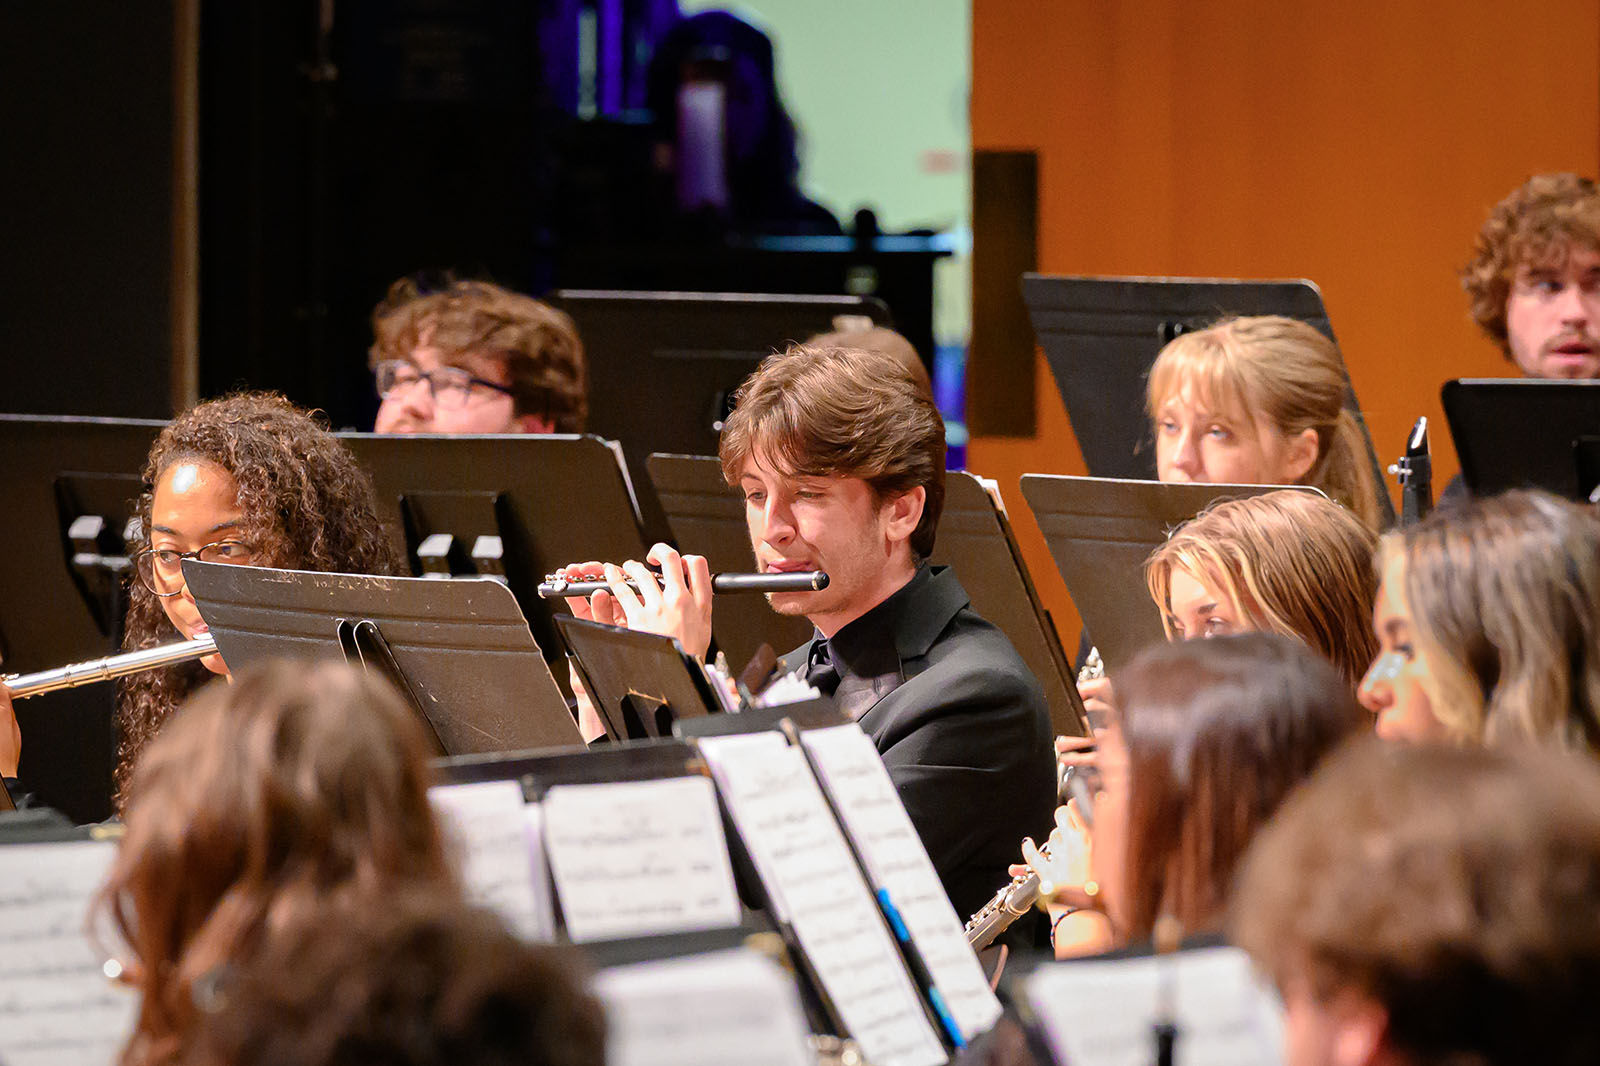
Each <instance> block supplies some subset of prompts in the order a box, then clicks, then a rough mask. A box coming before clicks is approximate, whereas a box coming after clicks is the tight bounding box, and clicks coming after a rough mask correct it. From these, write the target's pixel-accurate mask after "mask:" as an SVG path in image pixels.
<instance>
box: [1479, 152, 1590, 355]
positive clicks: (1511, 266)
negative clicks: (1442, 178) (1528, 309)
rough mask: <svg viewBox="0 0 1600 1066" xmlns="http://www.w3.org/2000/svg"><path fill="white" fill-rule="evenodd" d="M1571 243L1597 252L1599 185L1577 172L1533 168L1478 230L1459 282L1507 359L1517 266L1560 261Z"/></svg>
mask: <svg viewBox="0 0 1600 1066" xmlns="http://www.w3.org/2000/svg"><path fill="white" fill-rule="evenodd" d="M1574 247H1578V248H1586V249H1588V250H1590V251H1596V252H1600V189H1597V188H1596V187H1595V183H1594V182H1593V181H1591V180H1589V179H1588V178H1580V177H1579V176H1578V175H1576V174H1535V175H1534V176H1533V177H1531V178H1529V179H1528V180H1527V181H1526V182H1524V183H1523V184H1521V185H1520V186H1518V187H1517V188H1516V189H1514V190H1512V192H1511V194H1510V195H1509V196H1507V197H1506V198H1505V199H1504V200H1501V201H1500V202H1499V203H1498V204H1496V205H1495V207H1494V210H1493V211H1492V212H1490V214H1489V219H1488V221H1486V222H1485V223H1484V224H1483V228H1482V229H1480V230H1479V231H1478V239H1477V241H1476V242H1475V244H1474V246H1473V252H1472V260H1471V261H1470V262H1468V263H1467V265H1466V266H1464V267H1462V268H1461V287H1462V288H1464V289H1466V290H1467V296H1468V297H1469V298H1470V299H1471V307H1472V319H1473V321H1474V322H1476V323H1478V326H1479V328H1481V329H1482V330H1483V332H1484V333H1486V334H1487V335H1488V336H1489V339H1490V340H1492V341H1494V342H1495V343H1496V344H1498V345H1499V346H1500V350H1501V351H1503V352H1504V353H1505V355H1506V358H1507V359H1510V358H1511V345H1510V341H1509V340H1508V339H1507V336H1506V299H1507V298H1508V297H1509V296H1510V295H1511V285H1512V282H1513V281H1514V280H1515V279H1516V275H1517V268H1519V267H1521V266H1524V265H1533V266H1545V265H1559V264H1561V263H1562V262H1564V261H1565V259H1566V257H1567V254H1568V253H1569V252H1570V251H1571V250H1572V249H1573V248H1574Z"/></svg>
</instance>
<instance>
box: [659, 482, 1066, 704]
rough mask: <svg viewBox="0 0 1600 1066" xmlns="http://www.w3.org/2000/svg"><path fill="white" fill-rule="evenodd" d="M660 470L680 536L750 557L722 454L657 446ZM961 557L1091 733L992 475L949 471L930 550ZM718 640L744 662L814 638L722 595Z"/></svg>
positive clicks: (738, 558) (963, 570)
mask: <svg viewBox="0 0 1600 1066" xmlns="http://www.w3.org/2000/svg"><path fill="white" fill-rule="evenodd" d="M649 470H650V478H651V480H652V481H654V482H655V484H656V490H657V492H658V493H659V494H660V496H661V502H662V504H663V505H664V506H665V507H666V509H667V520H668V522H670V523H671V525H672V533H673V536H674V537H675V538H676V539H677V541H678V543H679V544H681V545H684V546H686V549H687V550H689V551H693V552H695V553H697V554H700V555H704V556H705V557H706V561H707V562H709V563H710V565H711V569H712V570H713V571H717V572H720V571H728V570H742V569H744V568H746V567H748V566H749V565H750V559H751V554H750V536H749V533H748V531H747V530H746V527H745V519H744V504H743V501H742V500H741V499H740V497H739V493H738V491H737V490H735V489H732V488H729V487H728V484H727V482H725V481H724V480H723V479H722V467H721V465H720V464H719V463H718V462H717V460H715V459H706V458H702V457H700V456H693V455H660V454H657V455H652V456H651V457H650V461H649ZM929 561H930V562H932V563H933V564H934V565H935V566H953V567H954V568H955V571H956V576H958V577H959V578H961V584H962V587H963V588H965V589H966V590H967V594H968V595H969V596H971V597H972V608H973V610H975V611H977V612H978V614H980V615H982V616H983V617H984V618H986V619H987V620H989V621H990V622H992V623H994V624H995V625H996V626H998V627H999V628H1000V630H1001V631H1002V632H1004V633H1005V635H1006V636H1007V637H1008V638H1009V639H1010V640H1011V644H1012V646H1013V647H1015V648H1016V649H1017V654H1019V655H1021V656H1022V660H1023V662H1025V663H1027V665H1028V669H1029V670H1031V671H1032V672H1033V674H1034V676H1035V677H1037V678H1038V679H1039V684H1040V685H1042V686H1043V687H1044V694H1045V700H1046V702H1047V703H1048V704H1049V707H1050V719H1051V723H1052V725H1053V727H1054V729H1055V730H1056V731H1057V732H1058V733H1068V734H1072V735H1074V736H1079V735H1083V734H1084V732H1085V730H1086V729H1087V724H1086V721H1085V719H1084V714H1083V701H1082V700H1080V699H1079V698H1078V688H1077V685H1076V684H1074V682H1073V674H1072V667H1071V664H1070V663H1069V662H1068V660H1067V657H1066V654H1065V652H1064V651H1063V650H1062V647H1061V637H1060V635H1059V634H1058V633H1057V632H1056V628H1055V624H1054V623H1053V622H1052V621H1051V620H1050V615H1049V612H1047V611H1046V610H1045V608H1044V604H1043V603H1042V602H1041V601H1040V599H1039V594H1038V591H1037V590H1036V589H1035V588H1034V585H1033V579H1032V577H1031V576H1030V575H1029V574H1028V569H1027V564H1026V563H1025V562H1024V561H1023V559H1022V550H1021V548H1020V547H1018V545H1017V540H1016V536H1015V535H1014V534H1013V532H1012V530H1011V522H1010V519H1009V518H1008V517H1007V515H1006V513H1005V511H1004V509H1003V508H1002V507H1001V506H999V505H998V504H997V503H996V501H995V499H994V497H993V496H991V495H990V494H989V492H988V490H987V489H986V488H985V487H984V484H983V483H982V482H981V481H980V480H979V479H978V478H976V477H974V476H973V475H972V474H969V473H966V472H965V471H952V472H950V473H949V474H948V475H946V477H945V499H944V513H943V514H942V515H941V516H940V519H939V537H938V540H937V541H936V542H935V544H934V547H933V555H932V556H931V557H930V559H929ZM711 624H712V626H713V629H714V632H715V635H716V639H717V647H719V648H720V649H722V651H723V652H725V653H726V654H727V655H728V657H729V659H730V661H731V662H732V663H733V664H734V667H735V668H736V669H737V668H738V667H740V666H742V665H743V664H744V663H746V662H748V661H749V659H750V657H751V656H752V655H754V654H755V651H756V649H757V648H758V647H760V646H761V644H762V643H767V644H770V645H772V647H773V648H774V649H775V650H776V651H777V652H778V653H779V654H782V653H783V652H784V651H785V650H786V649H788V648H795V647H799V646H800V645H801V644H804V643H805V642H806V641H807V640H810V639H811V636H812V633H813V629H812V626H811V623H809V622H807V621H806V620H805V619H803V618H790V617H787V616H784V615H780V614H777V613H776V612H774V611H773V610H772V609H771V608H769V607H768V606H767V605H766V603H764V602H762V600H761V599H760V598H758V597H755V596H721V597H718V599H717V604H716V609H715V610H714V611H713V612H712V615H711Z"/></svg>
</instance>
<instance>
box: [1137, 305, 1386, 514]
mask: <svg viewBox="0 0 1600 1066" xmlns="http://www.w3.org/2000/svg"><path fill="white" fill-rule="evenodd" d="M1345 393H1346V380H1345V374H1344V363H1343V361H1342V360H1341V359H1340V358H1339V350H1338V348H1336V347H1335V346H1334V343H1333V342H1332V341H1331V340H1329V339H1328V338H1327V337H1325V336H1323V335H1322V334H1321V333H1320V332H1318V331H1317V330H1316V329H1314V328H1313V327H1311V326H1308V325H1306V324H1305V323H1304V322H1300V321H1297V320H1295V319H1292V318H1283V317H1280V316H1277V315H1260V316H1256V317H1250V318H1231V319H1224V320H1223V321H1221V322H1218V323H1216V324H1215V325H1213V326H1210V327H1208V328H1206V329H1202V330H1196V331H1195V332H1193V333H1184V334H1181V335H1179V336H1178V337H1177V338H1176V339H1175V340H1173V341H1172V342H1171V343H1170V344H1168V345H1167V346H1166V347H1165V348H1163V349H1162V350H1161V354H1160V355H1159V356H1157V357H1156V361H1155V365H1153V366H1152V367H1151V368H1150V380H1149V387H1148V389H1147V391H1146V394H1145V403H1146V406H1147V409H1148V412H1149V415H1150V421H1151V423H1152V426H1153V429H1154V431H1155V441H1156V476H1157V477H1158V478H1160V480H1162V481H1191V482H1201V483H1219V484H1221V483H1232V484H1243V485H1312V486H1315V487H1316V488H1319V489H1321V490H1322V491H1323V492H1325V493H1327V494H1328V496H1329V497H1331V498H1332V499H1334V500H1336V501H1338V502H1339V503H1341V504H1343V505H1344V506H1345V507H1347V508H1349V509H1350V510H1351V511H1353V512H1354V513H1355V514H1356V516H1357V517H1359V518H1360V519H1361V520H1362V521H1363V522H1365V523H1366V524H1367V525H1368V526H1369V527H1371V528H1373V529H1376V528H1377V526H1378V521H1379V519H1378V486H1377V483H1376V480H1375V479H1374V478H1373V475H1372V465H1371V463H1370V461H1369V460H1368V457H1367V448H1366V442H1365V440H1364V439H1363V437H1362V435H1361V430H1360V428H1359V427H1358V426H1357V425H1356V421H1355V417H1354V416H1353V415H1352V414H1351V413H1350V412H1349V411H1348V410H1346V409H1345V406H1344V399H1345Z"/></svg>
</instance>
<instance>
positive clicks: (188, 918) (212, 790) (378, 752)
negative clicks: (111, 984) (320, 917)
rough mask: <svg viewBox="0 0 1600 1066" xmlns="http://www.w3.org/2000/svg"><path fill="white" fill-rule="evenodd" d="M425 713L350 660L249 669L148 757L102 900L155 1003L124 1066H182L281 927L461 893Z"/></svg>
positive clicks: (202, 699) (195, 704) (173, 727)
mask: <svg viewBox="0 0 1600 1066" xmlns="http://www.w3.org/2000/svg"><path fill="white" fill-rule="evenodd" d="M427 752H428V749H427V746H426V742H425V740H424V737H423V734H422V730H421V727H420V725H419V724H418V723H417V722H416V720H415V718H414V716H413V712H411V711H410V709H409V708H408V707H407V706H406V705H405V704H404V703H403V702H402V701H401V699H400V697H399V696H398V695H397V694H396V693H395V692H394V691H393V690H392V689H390V688H388V687H387V686H386V685H384V684H383V683H381V682H379V681H376V680H373V679H371V678H368V677H366V676H365V675H363V674H361V673H359V672H357V671H355V670H352V669H351V668H349V667H347V666H345V665H343V664H334V663H324V664H321V665H318V666H314V667H308V666H307V665H306V664H304V663H275V664H267V665H264V666H256V667H252V668H247V669H245V670H241V671H240V672H239V673H238V674H237V675H236V676H235V677H234V680H233V683H232V684H229V685H213V686H211V687H209V688H207V689H206V690H205V691H204V692H202V693H201V694H200V695H198V696H196V697H195V699H194V700H193V701H191V702H190V703H189V704H188V705H187V706H186V707H185V709H184V710H183V711H182V712H181V713H180V714H178V715H177V716H176V717H175V718H174V720H173V721H172V722H171V723H170V725H169V726H168V727H167V728H166V729H165V730H163V731H162V734H161V736H160V737H158V738H157V739H156V740H155V741H154V742H153V743H152V744H151V745H150V748H149V750H148V751H147V752H146V754H145V756H144V758H142V759H141V760H140V761H139V765H138V768H137V769H136V770H135V772H134V775H133V781H132V783H131V785H130V786H129V790H128V803H127V819H126V821H127V832H126V835H125V836H124V838H123V841H122V845H121V847H120V849H119V850H118V853H117V859H116V862H115V863H114V865H113V867H112V870H111V873H110V876H109V877H108V879H107V882H106V885H105V887H104V888H103V889H102V890H101V893H100V895H99V897H98V898H97V900H96V902H95V905H94V913H95V915H96V917H97V918H102V919H108V920H109V923H110V928H111V929H113V930H114V931H115V932H116V934H117V935H118V936H119V937H120V938H121V940H122V941H123V943H124V944H125V945H126V947H127V949H128V957H127V958H126V960H125V972H126V973H127V974H128V976H129V977H130V978H131V979H132V981H133V983H134V984H135V986H136V987H137V988H138V990H139V992H140V1003H139V1012H138V1021H137V1023H136V1026H135V1030H134V1033H133V1035H132V1037H131V1039H130V1040H129V1043H128V1045H127V1046H126V1048H125V1049H124V1052H123V1055H122V1059H121V1062H122V1063H123V1066H156V1064H162V1063H169V1062H173V1061H175V1059H176V1058H177V1056H178V1055H179V1053H180V1052H181V1049H182V1047H183V1045H184V1042H185V1041H186V1040H187V1038H188V1036H189V1034H190V1031H191V1027H192V1026H193V1024H194V1020H195V1011H196V1004H195V991H196V990H195V983H196V982H197V981H198V980H200V979H201V978H202V977H203V976H204V975H207V974H209V973H211V972H213V971H214V970H215V969H216V968H217V967H219V966H221V965H222V964H224V963H229V962H233V961H235V960H238V959H240V958H243V957H246V956H248V955H249V954H250V953H251V952H253V951H255V950H256V949H257V948H258V947H259V945H260V944H261V942H262V940H263V938H264V937H265V936H266V935H267V933H268V932H269V931H271V930H274V929H277V928H281V927H284V926H286V925H289V924H292V923H294V922H297V921H304V920H306V918H307V917H308V916H309V915H311V914H313V913H315V912H319V911H341V910H343V911H349V912H352V913H353V912H358V911H361V910H364V909H372V908H375V907H382V906H384V905H386V902H387V901H388V899H389V898H390V897H391V895H392V894H393V893H395V892H396V891H398V890H400V889H404V888H407V887H416V888H419V889H420V888H426V889H428V890H431V891H442V892H452V893H453V892H458V891H459V889H458V887H457V882H456V879H455V874H454V873H453V872H452V869H451V866H450V863H449V861H448V856H447V853H446V849H445V845H444V842H443V838H442V837H441V834H440V830H439V826H438V823H437V822H436V820H435V817H434V813H433V809H432V807H431V806H430V805H429V801H428V785H429V780H430V779H429V769H428V755H427Z"/></svg>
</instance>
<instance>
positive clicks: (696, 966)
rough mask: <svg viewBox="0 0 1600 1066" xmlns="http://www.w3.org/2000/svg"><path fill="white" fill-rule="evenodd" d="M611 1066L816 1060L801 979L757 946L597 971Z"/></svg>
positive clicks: (801, 1064) (738, 1065)
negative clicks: (811, 1051)
mask: <svg viewBox="0 0 1600 1066" xmlns="http://www.w3.org/2000/svg"><path fill="white" fill-rule="evenodd" d="M594 990H595V993H596V995H598V996H599V997H600V1001H601V1002H602V1003H603V1004H604V1005H605V1010H606V1020H607V1023H608V1025H609V1029H610V1032H609V1033H608V1034H607V1036H606V1044H607V1047H606V1063H607V1066H813V1062H814V1060H813V1059H812V1057H811V1056H810V1054H809V1051H808V1047H807V1042H806V1037H807V1031H806V1022H805V1015H804V1014H803V1013H802V1012H801V1009H800V1000H799V996H798V994H797V993H796V991H795V986H794V979H793V978H792V977H790V976H789V975H788V974H786V973H784V972H783V971H782V970H781V969H779V968H778V966H777V965H776V964H775V963H773V962H772V961H770V960H769V959H767V958H766V957H765V956H763V955H761V954H759V953H757V952H755V951H752V950H751V949H749V948H734V949H732V950H729V951H715V952H709V953H707V954H704V955H691V956H688V957H686V958H678V959H660V960H655V961H651V962H642V963H636V964H633V965H629V966H617V967H613V968H611V969H608V970H602V971H600V973H599V974H597V975H596V976H595V979H594Z"/></svg>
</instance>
